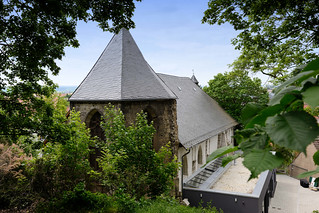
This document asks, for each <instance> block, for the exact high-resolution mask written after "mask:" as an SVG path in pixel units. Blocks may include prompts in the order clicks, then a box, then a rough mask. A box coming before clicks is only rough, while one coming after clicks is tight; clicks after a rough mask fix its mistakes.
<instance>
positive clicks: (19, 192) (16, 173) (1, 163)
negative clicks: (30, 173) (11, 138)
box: [0, 144, 34, 209]
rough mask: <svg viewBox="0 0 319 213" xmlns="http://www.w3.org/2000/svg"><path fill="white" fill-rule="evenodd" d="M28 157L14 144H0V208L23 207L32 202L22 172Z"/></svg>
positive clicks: (31, 196)
mask: <svg viewBox="0 0 319 213" xmlns="http://www.w3.org/2000/svg"><path fill="white" fill-rule="evenodd" d="M30 158H31V157H29V156H27V155H25V154H24V152H23V150H21V149H20V148H19V147H18V146H17V145H16V144H12V145H4V144H0V203H1V205H0V209H1V208H2V209H4V208H14V207H18V208H25V207H28V206H30V205H31V204H32V203H33V199H34V196H33V195H32V194H31V193H30V187H29V185H28V182H27V181H26V177H25V176H24V172H23V168H24V165H25V162H26V161H28V160H29V159H30Z"/></svg>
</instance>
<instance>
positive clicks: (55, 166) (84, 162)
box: [28, 112, 92, 199]
mask: <svg viewBox="0 0 319 213" xmlns="http://www.w3.org/2000/svg"><path fill="white" fill-rule="evenodd" d="M60 125H61V126H62V127H61V128H65V129H66V131H67V132H68V134H69V135H68V137H66V138H67V140H66V141H57V142H54V141H52V142H51V141H50V142H49V143H47V144H46V146H45V147H44V148H43V150H42V152H41V154H40V155H39V156H37V158H35V159H34V160H33V161H32V162H30V164H29V167H28V172H29V176H30V179H31V180H30V181H31V186H32V189H33V190H34V191H35V192H37V193H39V194H40V195H41V197H43V198H44V199H52V198H54V197H59V196H61V194H62V192H63V191H69V190H72V189H73V188H74V187H75V186H76V185H77V184H78V183H80V182H83V181H85V180H87V179H88V175H87V174H88V172H89V171H90V170H91V167H90V165H89V160H88V157H89V152H90V149H89V145H90V144H91V143H92V140H91V138H90V134H89V130H88V129H86V126H85V124H83V123H81V120H80V116H79V113H76V112H71V115H70V120H69V122H67V123H61V124H60Z"/></svg>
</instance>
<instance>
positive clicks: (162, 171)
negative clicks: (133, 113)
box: [96, 106, 179, 200]
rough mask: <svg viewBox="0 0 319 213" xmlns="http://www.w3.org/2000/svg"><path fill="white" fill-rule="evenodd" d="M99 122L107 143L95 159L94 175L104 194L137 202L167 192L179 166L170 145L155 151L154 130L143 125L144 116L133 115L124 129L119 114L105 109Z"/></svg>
mask: <svg viewBox="0 0 319 213" xmlns="http://www.w3.org/2000/svg"><path fill="white" fill-rule="evenodd" d="M103 120H104V121H103V122H102V128H103V129H104V131H105V136H106V141H107V142H106V143H105V146H104V147H102V153H103V154H102V156H101V158H100V159H99V160H98V162H99V165H100V167H101V171H100V172H96V174H97V175H98V176H99V178H100V180H101V182H102V184H103V185H104V186H105V187H106V189H107V191H108V193H109V194H113V195H116V194H117V193H118V192H121V193H122V194H123V193H124V194H126V195H128V196H129V197H130V198H135V199H137V200H139V199H140V198H142V197H155V196H158V195H161V194H162V193H165V192H168V191H169V190H170V189H171V188H172V186H173V180H174V178H175V176H176V175H177V170H178V167H179V164H178V163H177V159H176V156H173V154H172V150H171V147H170V143H167V145H166V146H164V147H162V148H161V149H160V151H159V152H155V150H154V149H153V142H152V141H153V134H154V132H155V129H154V127H153V126H152V124H148V123H147V119H146V115H145V114H143V113H142V114H137V117H136V120H135V123H134V124H132V125H131V126H126V125H125V120H124V115H123V113H122V112H121V111H120V110H118V109H115V108H114V106H109V107H107V108H106V109H105V116H104V118H103Z"/></svg>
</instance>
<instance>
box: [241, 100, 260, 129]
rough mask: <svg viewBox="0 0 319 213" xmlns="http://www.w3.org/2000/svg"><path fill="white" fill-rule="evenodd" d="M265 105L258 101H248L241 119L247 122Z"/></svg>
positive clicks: (244, 122)
mask: <svg viewBox="0 0 319 213" xmlns="http://www.w3.org/2000/svg"><path fill="white" fill-rule="evenodd" d="M264 108H265V106H261V105H260V104H256V103H248V104H247V105H246V106H245V107H244V109H243V110H242V112H241V121H242V122H243V124H244V125H245V124H247V123H248V122H249V121H250V120H251V119H252V118H254V116H256V115H257V114H258V113H259V112H260V111H261V110H263V109H264Z"/></svg>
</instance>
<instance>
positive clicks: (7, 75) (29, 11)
mask: <svg viewBox="0 0 319 213" xmlns="http://www.w3.org/2000/svg"><path fill="white" fill-rule="evenodd" d="M137 1H140V0H137ZM134 9H135V3H134V1H133V0H121V1H119V0H117V1H111V0H105V1H100V0H93V1H89V0H83V1H74V0H65V1H49V0H44V1H36V0H31V1H19V0H18V1H14V0H8V1H0V53H1V57H0V120H1V123H0V135H7V136H12V137H14V139H16V138H17V136H19V135H30V134H32V133H38V134H41V135H48V134H49V133H48V132H47V131H46V129H45V128H44V127H45V126H47V125H50V124H51V123H52V122H53V121H52V120H50V117H51V116H52V108H51V107H50V106H49V105H47V104H46V103H45V101H44V99H43V97H44V96H47V97H48V96H50V95H51V94H52V93H53V91H54V88H55V86H56V85H55V84H54V83H53V82H52V80H51V79H50V78H49V73H52V74H53V75H57V74H58V73H59V70H60V68H59V67H58V66H57V64H56V60H61V58H62V56H63V55H64V49H65V47H68V46H72V47H78V46H79V43H78V40H77V39H76V25H77V22H78V21H85V22H87V21H96V22H98V23H99V26H100V27H101V28H102V29H103V30H106V31H111V32H118V31H119V30H120V29H121V28H123V27H124V28H132V27H134V23H133V21H132V20H131V18H132V16H133V11H134ZM42 118H45V120H44V121H43V120H41V119H42Z"/></svg>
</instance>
